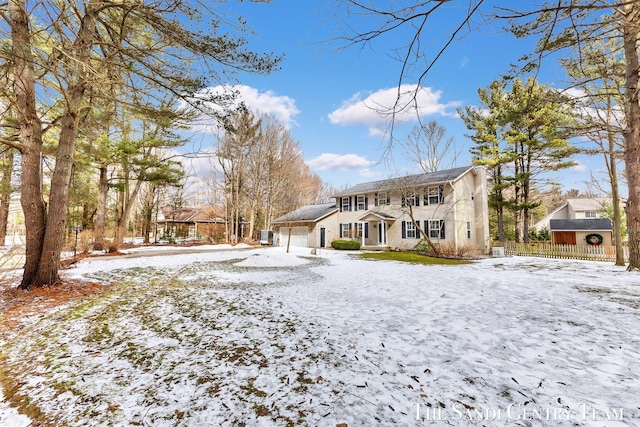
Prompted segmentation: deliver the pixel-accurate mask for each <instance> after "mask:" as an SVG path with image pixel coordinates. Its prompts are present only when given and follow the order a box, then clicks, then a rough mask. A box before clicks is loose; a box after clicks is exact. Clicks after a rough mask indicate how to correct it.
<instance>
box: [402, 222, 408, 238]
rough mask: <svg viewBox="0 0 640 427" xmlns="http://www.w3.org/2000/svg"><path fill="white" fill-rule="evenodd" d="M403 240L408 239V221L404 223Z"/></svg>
mask: <svg viewBox="0 0 640 427" xmlns="http://www.w3.org/2000/svg"><path fill="white" fill-rule="evenodd" d="M402 238H403V239H406V238H407V223H406V221H402Z"/></svg>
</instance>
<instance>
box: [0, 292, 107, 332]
mask: <svg viewBox="0 0 640 427" xmlns="http://www.w3.org/2000/svg"><path fill="white" fill-rule="evenodd" d="M106 289H107V287H106V286H104V285H101V284H99V283H93V282H80V281H78V282H74V281H63V282H62V283H60V284H58V285H55V286H46V287H41V288H36V289H34V290H32V291H23V290H20V289H17V288H5V287H0V339H2V340H6V339H9V338H10V337H11V336H14V335H15V334H16V333H18V332H19V331H20V330H22V329H23V328H24V327H25V326H26V325H27V324H28V323H29V322H26V321H25V319H26V318H34V317H35V318H41V317H44V316H46V315H47V314H49V313H51V312H53V311H55V310H56V309H58V308H60V307H62V306H65V305H67V304H70V303H73V302H76V301H80V300H81V299H85V298H90V297H94V296H96V295H100V294H102V293H104V292H105V290H106Z"/></svg>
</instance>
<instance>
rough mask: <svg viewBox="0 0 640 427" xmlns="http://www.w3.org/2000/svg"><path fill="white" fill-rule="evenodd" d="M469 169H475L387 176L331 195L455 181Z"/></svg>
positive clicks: (470, 167)
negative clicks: (397, 176) (395, 176)
mask: <svg viewBox="0 0 640 427" xmlns="http://www.w3.org/2000/svg"><path fill="white" fill-rule="evenodd" d="M469 170H475V167H474V166H464V167H460V168H454V169H447V170H443V171H437V172H431V173H419V174H416V175H408V176H403V177H399V178H389V179H383V180H380V181H371V182H363V183H362V184H358V185H355V186H353V187H350V188H347V189H346V190H342V191H339V192H338V193H335V194H334V195H333V196H332V197H342V196H351V195H355V194H366V193H372V192H374V191H390V190H395V189H397V188H398V187H417V186H420V185H428V184H440V183H445V182H450V181H455V180H457V179H458V178H460V177H461V176H462V175H464V174H465V173H466V172H467V171H469Z"/></svg>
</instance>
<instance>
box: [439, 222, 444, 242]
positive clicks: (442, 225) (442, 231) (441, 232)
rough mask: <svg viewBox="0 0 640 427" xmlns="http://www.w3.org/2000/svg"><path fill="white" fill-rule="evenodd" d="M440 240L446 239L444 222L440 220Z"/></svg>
mask: <svg viewBox="0 0 640 427" xmlns="http://www.w3.org/2000/svg"><path fill="white" fill-rule="evenodd" d="M440 238H441V239H444V220H443V219H441V220H440Z"/></svg>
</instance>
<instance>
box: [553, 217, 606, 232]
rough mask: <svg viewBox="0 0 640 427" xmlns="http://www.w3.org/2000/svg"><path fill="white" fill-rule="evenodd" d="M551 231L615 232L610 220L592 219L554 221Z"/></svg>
mask: <svg viewBox="0 0 640 427" xmlns="http://www.w3.org/2000/svg"><path fill="white" fill-rule="evenodd" d="M549 228H550V230H551V231H558V230H576V231H596V230H599V231H609V230H613V227H612V226H611V220H610V219H609V218H590V219H552V220H551V221H549Z"/></svg>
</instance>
